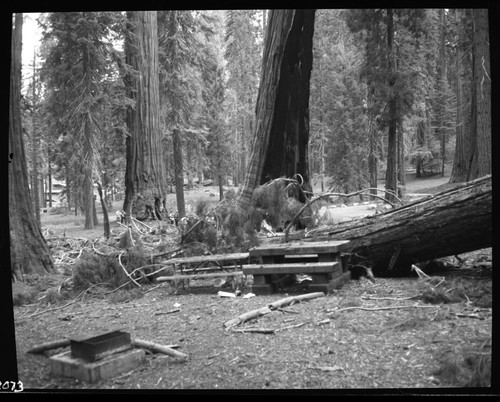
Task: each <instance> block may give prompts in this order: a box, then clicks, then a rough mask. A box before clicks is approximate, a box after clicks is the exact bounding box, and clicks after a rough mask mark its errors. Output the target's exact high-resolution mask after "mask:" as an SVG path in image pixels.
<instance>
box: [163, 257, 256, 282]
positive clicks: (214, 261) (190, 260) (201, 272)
mask: <svg viewBox="0 0 500 402" xmlns="http://www.w3.org/2000/svg"><path fill="white" fill-rule="evenodd" d="M248 255H249V253H232V254H211V255H200V256H193V257H179V258H170V259H168V260H163V261H161V263H162V264H165V265H171V266H173V268H174V275H173V276H160V277H158V278H156V281H157V282H162V281H168V280H174V279H184V278H189V277H190V278H192V279H195V277H196V278H214V277H218V276H240V275H243V271H242V270H241V268H242V265H243V263H244V262H248ZM207 265H208V266H207ZM185 267H189V268H185ZM238 268H239V270H238ZM214 271H215V273H207V272H214ZM179 273H180V275H179Z"/></svg>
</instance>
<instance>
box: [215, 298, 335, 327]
mask: <svg viewBox="0 0 500 402" xmlns="http://www.w3.org/2000/svg"><path fill="white" fill-rule="evenodd" d="M323 296H325V294H324V293H323V292H314V293H306V294H304V295H299V296H291V297H286V298H284V299H280V300H277V301H275V302H274V303H271V304H269V305H267V306H264V307H261V308H259V309H256V310H252V311H249V312H247V313H244V314H241V315H239V316H238V317H236V318H233V319H231V320H229V321H227V322H225V323H224V327H225V328H226V330H228V329H230V328H231V327H234V326H236V325H239V324H242V323H244V322H245V321H248V320H251V319H253V318H257V317H260V316H261V315H264V314H269V313H270V312H271V311H272V310H277V309H279V308H281V307H285V306H288V305H290V304H292V303H296V302H300V301H303V300H311V299H315V298H317V297H323Z"/></svg>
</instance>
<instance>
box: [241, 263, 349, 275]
mask: <svg viewBox="0 0 500 402" xmlns="http://www.w3.org/2000/svg"><path fill="white" fill-rule="evenodd" d="M339 266H340V263H339V262H336V261H332V262H298V263H284V264H246V265H243V273H244V274H245V275H247V274H252V275H270V274H303V273H309V274H312V273H327V272H333V271H335V270H337V269H338V268H339Z"/></svg>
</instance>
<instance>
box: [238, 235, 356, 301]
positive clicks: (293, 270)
mask: <svg viewBox="0 0 500 402" xmlns="http://www.w3.org/2000/svg"><path fill="white" fill-rule="evenodd" d="M349 243H350V242H349V241H348V240H343V241H323V242H309V243H292V244H290V243H281V244H272V245H265V246H259V247H254V248H252V249H250V251H249V256H250V258H252V257H258V258H260V260H261V262H262V263H261V264H245V265H243V266H242V268H243V273H244V274H245V275H249V274H251V275H253V280H254V282H253V287H252V291H253V293H255V294H261V295H262V294H270V293H272V292H276V291H278V290H279V287H280V285H285V284H287V283H290V282H291V281H292V280H293V279H295V278H294V276H295V275H296V274H310V275H311V278H312V283H311V284H310V285H309V290H310V291H313V292H317V291H321V292H325V293H329V292H330V291H331V290H332V289H334V288H337V287H339V286H341V285H342V284H343V283H345V282H346V281H347V280H349V279H350V277H351V276H350V272H349V271H348V270H347V266H346V262H345V259H344V258H342V255H341V251H342V250H346V249H348V248H349Z"/></svg>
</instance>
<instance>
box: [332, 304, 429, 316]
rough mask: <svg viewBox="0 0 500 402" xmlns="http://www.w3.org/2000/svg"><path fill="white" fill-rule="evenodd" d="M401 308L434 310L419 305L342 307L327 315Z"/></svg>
mask: <svg viewBox="0 0 500 402" xmlns="http://www.w3.org/2000/svg"><path fill="white" fill-rule="evenodd" d="M402 308H436V306H423V305H420V304H413V305H411V306H392V307H391V306H389V307H374V308H371V307H360V306H352V307H344V308H341V309H338V310H334V311H329V312H327V315H333V314H335V313H339V312H341V311H347V310H365V311H378V310H394V309H402Z"/></svg>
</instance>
